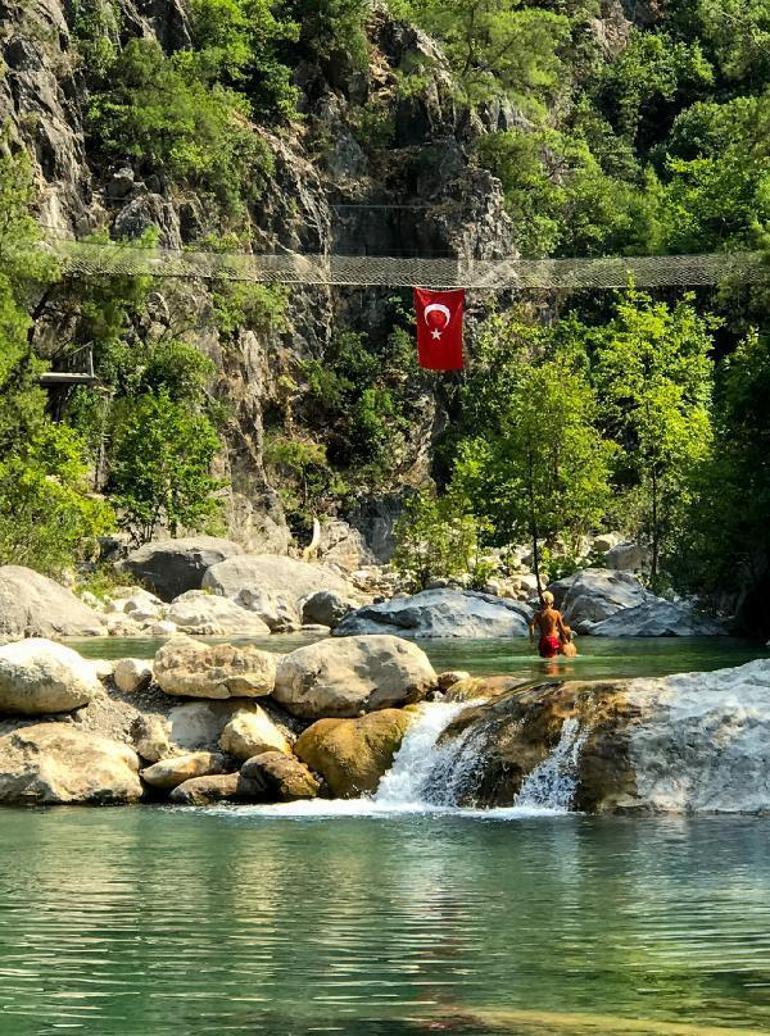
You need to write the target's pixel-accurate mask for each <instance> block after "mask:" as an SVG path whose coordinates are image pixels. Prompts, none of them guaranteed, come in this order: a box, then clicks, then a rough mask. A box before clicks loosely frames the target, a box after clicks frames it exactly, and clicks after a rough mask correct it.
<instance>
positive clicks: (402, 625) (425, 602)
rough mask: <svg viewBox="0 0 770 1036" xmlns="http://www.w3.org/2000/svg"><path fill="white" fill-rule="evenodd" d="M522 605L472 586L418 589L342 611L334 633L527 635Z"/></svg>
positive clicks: (475, 636)
mask: <svg viewBox="0 0 770 1036" xmlns="http://www.w3.org/2000/svg"><path fill="white" fill-rule="evenodd" d="M530 614H531V613H530V610H529V608H527V607H526V605H523V604H520V603H518V602H517V601H510V600H507V599H505V598H500V597H493V596H492V595H491V594H481V593H476V592H474V591H472V590H448V589H439V590H423V591H422V593H418V594H414V595H413V596H411V597H394V598H393V599H392V600H390V601H383V602H382V603H380V604H370V605H366V606H365V607H363V608H358V609H357V610H356V611H354V612H351V613H350V614H349V615H347V616H346V617H345V618H344V619H343V620H342V622H341V623H340V624H339V626H337V628H336V629H335V630H334V636H335V637H348V636H351V635H353V634H361V633H392V634H394V635H396V636H399V637H435V638H439V637H469V638H481V637H522V636H526V634H527V622H528V620H529V616H530Z"/></svg>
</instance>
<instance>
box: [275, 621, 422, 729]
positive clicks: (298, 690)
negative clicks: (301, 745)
mask: <svg viewBox="0 0 770 1036" xmlns="http://www.w3.org/2000/svg"><path fill="white" fill-rule="evenodd" d="M435 685H436V674H435V672H434V671H433V666H432V665H431V664H430V662H429V660H428V656H427V655H426V654H425V652H424V651H422V650H421V649H420V648H419V647H417V645H416V644H412V643H410V642H409V641H405V640H401V639H399V638H398V637H388V636H373V637H347V638H345V639H343V640H322V641H319V643H317V644H309V645H308V646H307V647H303V648H299V650H297V651H292V653H291V654H289V655H284V657H283V658H282V659H281V661H280V663H279V665H278V670H277V673H276V678H275V690H274V692H273V697H274V698H275V700H276V701H278V702H280V703H281V705H284V706H285V707H286V708H287V709H288V710H289V712H291V713H292V714H293V715H295V716H301V717H304V718H306V719H317V718H319V717H322V716H356V715H358V714H359V713H360V712H362V711H365V712H373V711H375V710H376V709H385V708H389V707H391V706H399V705H407V704H410V703H412V702H417V701H421V700H422V699H423V698H424V697H425V695H426V694H427V692H428V691H429V690H430V689H431V688H433V687H435Z"/></svg>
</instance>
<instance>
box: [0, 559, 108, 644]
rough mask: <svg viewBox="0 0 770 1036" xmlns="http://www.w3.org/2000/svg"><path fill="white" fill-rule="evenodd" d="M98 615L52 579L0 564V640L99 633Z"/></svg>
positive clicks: (29, 569) (100, 626)
mask: <svg viewBox="0 0 770 1036" xmlns="http://www.w3.org/2000/svg"><path fill="white" fill-rule="evenodd" d="M105 632H106V630H105V626H104V623H103V622H102V618H101V616H100V615H98V614H97V613H96V612H94V611H93V610H92V609H91V608H89V607H88V606H87V605H85V604H84V603H83V601H81V600H80V598H79V597H76V596H75V594H73V593H72V591H71V590H67V589H65V588H64V587H63V586H59V584H58V583H55V582H54V581H53V579H48V578H47V577H46V576H41V575H40V573H39V572H34V571H33V570H32V569H31V568H23V567H21V566H20V565H2V566H0V642H2V641H4V640H21V639H22V638H23V637H91V636H94V637H103V636H104V635H105Z"/></svg>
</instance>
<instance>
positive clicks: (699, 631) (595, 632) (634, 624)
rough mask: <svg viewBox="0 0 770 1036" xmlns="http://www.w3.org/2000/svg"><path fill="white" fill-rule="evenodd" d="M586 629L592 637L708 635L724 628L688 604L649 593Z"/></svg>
mask: <svg viewBox="0 0 770 1036" xmlns="http://www.w3.org/2000/svg"><path fill="white" fill-rule="evenodd" d="M590 632H591V636H593V637H711V636H718V635H720V634H724V633H725V632H726V631H725V629H724V627H722V626H720V625H719V623H717V622H714V621H712V620H711V619H708V618H706V617H705V616H701V615H698V614H696V612H695V611H694V610H693V608H692V607H691V606H690V605H688V604H684V603H681V602H676V603H674V602H671V601H665V600H663V599H662V598H659V597H653V598H652V599H651V600H647V601H645V602H644V604H640V605H638V606H637V607H636V608H625V609H624V610H623V611H619V612H616V613H615V614H614V615H612V616H610V618H609V619H605V620H604V622H599V623H597V624H596V625H595V626H592V628H591V631H590Z"/></svg>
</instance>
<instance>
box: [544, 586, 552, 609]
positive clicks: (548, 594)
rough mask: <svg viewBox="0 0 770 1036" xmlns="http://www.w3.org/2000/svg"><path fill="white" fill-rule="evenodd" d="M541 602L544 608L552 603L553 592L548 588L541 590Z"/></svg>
mask: <svg viewBox="0 0 770 1036" xmlns="http://www.w3.org/2000/svg"><path fill="white" fill-rule="evenodd" d="M543 604H544V605H545V606H546V608H550V607H551V605H552V604H553V594H552V593H551V591H550V590H543Z"/></svg>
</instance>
